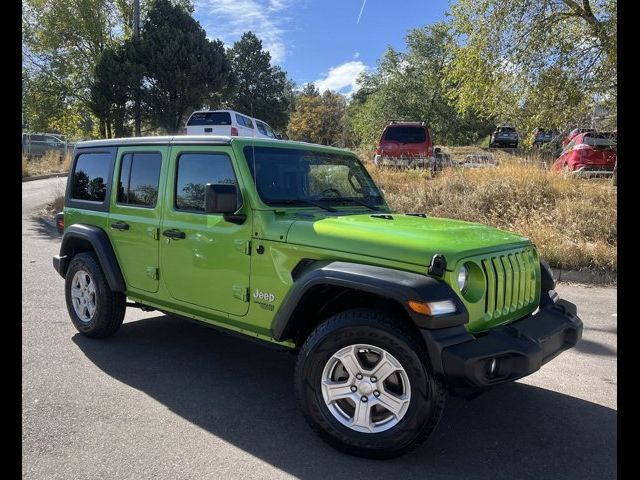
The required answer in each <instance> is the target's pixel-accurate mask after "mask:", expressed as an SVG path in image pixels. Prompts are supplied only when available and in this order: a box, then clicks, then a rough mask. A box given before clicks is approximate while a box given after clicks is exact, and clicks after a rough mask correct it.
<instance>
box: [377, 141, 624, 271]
mask: <svg viewBox="0 0 640 480" xmlns="http://www.w3.org/2000/svg"><path fill="white" fill-rule="evenodd" d="M455 153H456V154H462V153H463V152H455ZM464 153H472V152H464ZM505 155H507V154H505ZM497 156H498V158H499V160H500V165H499V166H498V167H496V168H484V169H462V168H447V169H445V170H444V171H443V172H442V173H441V174H440V175H439V176H437V177H436V178H435V179H431V178H430V176H429V174H428V173H426V172H424V171H420V170H404V171H402V170H392V169H388V168H382V167H376V166H375V165H372V164H371V163H370V162H367V168H368V169H369V171H370V173H371V175H372V176H373V178H374V180H375V181H376V182H377V183H378V185H379V186H381V187H382V188H383V189H384V191H385V196H386V198H387V201H388V203H389V205H390V206H391V207H392V208H393V209H395V210H397V211H404V212H408V211H412V212H426V213H428V214H430V215H432V216H435V217H447V218H455V219H461V220H468V221H473V222H480V223H484V224H488V225H492V226H494V227H497V228H501V229H504V230H510V231H514V232H518V233H521V234H523V235H526V236H528V237H529V238H531V239H532V240H533V242H534V243H535V244H536V245H537V246H538V248H539V249H540V251H541V254H542V256H544V257H545V258H546V259H547V260H548V261H549V262H550V263H551V265H552V266H555V267H561V268H563V269H572V270H574V269H575V270H592V271H601V272H615V271H616V270H617V225H616V218H617V210H616V188H615V187H613V186H612V185H611V183H610V182H608V181H598V180H584V179H576V178H565V177H563V176H560V175H557V174H555V173H552V172H550V171H548V170H547V169H545V168H541V167H544V165H542V164H540V163H539V162H533V161H532V162H528V163H522V162H518V161H514V159H513V158H507V157H503V155H502V154H498V155H497ZM509 157H513V156H512V155H510V156H509Z"/></svg>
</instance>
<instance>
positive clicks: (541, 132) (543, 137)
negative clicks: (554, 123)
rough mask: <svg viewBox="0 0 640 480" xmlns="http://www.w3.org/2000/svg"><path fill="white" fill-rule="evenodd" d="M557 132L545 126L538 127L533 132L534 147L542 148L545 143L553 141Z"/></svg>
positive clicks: (532, 142) (532, 143)
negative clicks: (544, 127) (546, 128)
mask: <svg viewBox="0 0 640 480" xmlns="http://www.w3.org/2000/svg"><path fill="white" fill-rule="evenodd" d="M554 135H555V133H554V132H553V130H545V129H543V128H538V129H536V130H535V132H533V135H532V137H533V138H532V141H531V145H532V146H533V148H536V149H537V148H541V147H542V146H543V145H545V144H547V143H549V142H551V140H553V137H554Z"/></svg>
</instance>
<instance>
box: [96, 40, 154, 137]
mask: <svg viewBox="0 0 640 480" xmlns="http://www.w3.org/2000/svg"><path fill="white" fill-rule="evenodd" d="M143 68H144V65H143V64H142V63H141V62H140V59H139V46H138V43H137V42H136V41H135V40H133V39H130V40H126V41H125V42H124V43H123V44H121V45H118V46H117V47H114V48H108V49H106V50H104V51H103V52H102V55H101V57H100V59H99V60H98V64H97V65H96V69H95V80H94V82H93V84H92V85H91V103H90V108H91V110H92V112H93V113H94V115H95V116H96V117H98V118H99V119H100V120H101V121H102V122H103V124H105V125H106V128H107V132H106V136H107V137H112V136H115V137H123V136H127V135H130V134H131V129H130V128H129V127H128V125H127V123H128V120H129V119H130V118H131V113H132V112H131V109H132V105H131V102H132V101H133V99H134V98H135V95H136V92H140V91H141V81H142V75H143ZM112 130H113V131H112Z"/></svg>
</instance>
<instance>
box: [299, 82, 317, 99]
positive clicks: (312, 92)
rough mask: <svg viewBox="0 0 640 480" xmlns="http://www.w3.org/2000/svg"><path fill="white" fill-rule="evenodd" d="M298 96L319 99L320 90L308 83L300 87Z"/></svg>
mask: <svg viewBox="0 0 640 480" xmlns="http://www.w3.org/2000/svg"><path fill="white" fill-rule="evenodd" d="M300 95H301V96H305V97H319V96H320V90H318V87H316V86H315V84H314V83H313V82H310V83H307V84H305V86H304V87H302V91H301V92H300Z"/></svg>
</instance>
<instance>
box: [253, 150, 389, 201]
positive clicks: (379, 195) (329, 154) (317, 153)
mask: <svg viewBox="0 0 640 480" xmlns="http://www.w3.org/2000/svg"><path fill="white" fill-rule="evenodd" d="M314 147H315V146H311V148H305V147H303V146H297V145H296V146H284V145H278V146H271V145H264V144H262V145H255V146H253V145H244V146H243V147H242V153H243V156H244V159H245V164H246V166H247V170H248V173H249V178H250V181H251V182H252V183H253V188H254V191H255V194H256V197H257V199H258V200H259V202H260V203H261V204H262V206H263V207H264V208H268V209H274V208H278V209H281V208H287V209H289V208H295V209H299V208H304V209H309V208H312V209H318V208H319V207H314V206H312V205H309V204H305V201H315V202H321V203H323V204H326V205H327V206H330V207H334V208H344V209H349V210H353V209H358V210H360V209H362V210H368V211H370V208H368V207H366V206H364V205H362V204H360V205H358V202H365V203H369V204H370V205H371V206H373V207H375V208H377V209H378V211H380V212H383V211H388V210H389V207H388V205H387V202H386V199H385V197H384V192H383V191H382V190H381V189H380V187H379V186H378V185H377V184H376V183H375V182H374V180H373V178H372V177H371V175H370V174H369V171H368V170H367V168H366V167H365V166H364V164H363V163H362V161H361V160H360V159H359V158H358V157H357V156H356V155H355V154H353V153H351V152H346V151H334V152H331V151H325V150H321V149H319V148H314ZM264 149H269V150H283V151H285V150H286V151H287V153H289V154H290V152H295V151H298V152H301V154H302V152H305V153H306V154H311V155H312V156H319V157H323V156H327V157H333V158H334V160H335V159H337V158H339V157H343V158H345V159H346V160H347V161H348V162H353V164H354V165H357V166H358V168H359V170H360V172H361V174H362V175H363V177H364V178H363V179H364V180H365V181H366V182H367V183H369V184H370V185H371V186H372V188H373V190H374V191H375V192H374V193H375V194H376V195H372V196H349V195H344V194H343V195H341V196H340V197H341V198H347V199H350V200H343V201H340V202H333V201H331V199H330V198H329V197H327V196H320V195H318V196H313V195H307V196H302V197H297V198H294V197H295V195H293V194H292V195H291V196H290V197H289V198H286V199H285V198H278V199H269V198H265V197H264V194H263V192H261V191H260V188H259V185H258V183H257V182H256V179H255V173H254V168H253V162H252V158H253V152H254V151H257V150H264ZM256 153H257V152H256ZM321 164H322V163H321ZM327 164H329V163H327ZM343 165H348V164H347V163H346V162H345V163H343ZM298 198H299V199H300V203H299V205H296V204H295V203H292V202H291V200H296V199H298ZM351 199H352V200H351ZM279 200H280V201H281V202H280V201H279ZM354 200H355V201H354Z"/></svg>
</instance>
